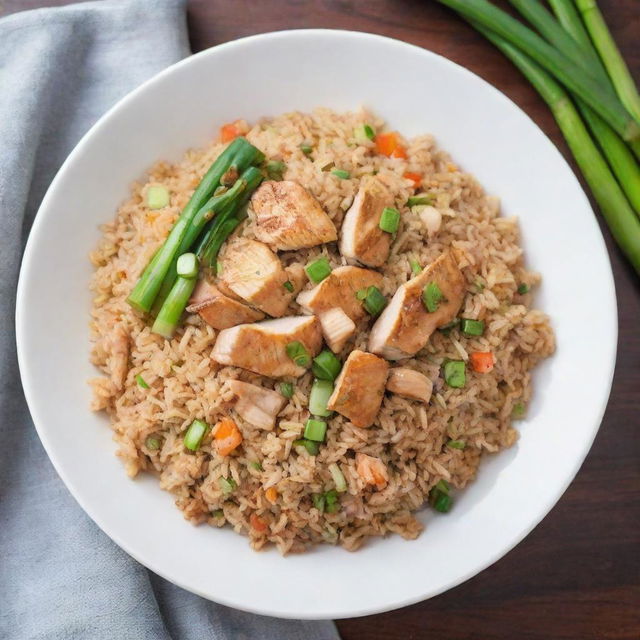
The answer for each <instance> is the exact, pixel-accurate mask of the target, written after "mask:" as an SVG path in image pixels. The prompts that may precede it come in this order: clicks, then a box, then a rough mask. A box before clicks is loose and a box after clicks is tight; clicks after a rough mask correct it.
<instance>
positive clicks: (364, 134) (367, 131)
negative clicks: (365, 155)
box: [353, 124, 376, 144]
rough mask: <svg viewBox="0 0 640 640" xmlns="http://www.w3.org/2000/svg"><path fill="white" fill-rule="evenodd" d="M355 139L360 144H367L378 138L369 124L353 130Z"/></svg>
mask: <svg viewBox="0 0 640 640" xmlns="http://www.w3.org/2000/svg"><path fill="white" fill-rule="evenodd" d="M353 137H354V138H355V139H356V141H357V142H359V143H360V144H363V143H364V144H366V143H367V142H369V141H370V140H373V139H374V138H375V137H376V132H375V129H374V128H373V127H372V126H371V125H369V124H361V125H358V126H357V127H356V128H355V129H354V130H353Z"/></svg>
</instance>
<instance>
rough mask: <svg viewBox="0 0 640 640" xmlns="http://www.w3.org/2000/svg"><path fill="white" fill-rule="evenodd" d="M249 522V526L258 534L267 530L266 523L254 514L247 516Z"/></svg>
mask: <svg viewBox="0 0 640 640" xmlns="http://www.w3.org/2000/svg"><path fill="white" fill-rule="evenodd" d="M249 522H250V523H251V526H252V527H253V528H254V529H255V530H256V531H259V532H260V533H264V532H265V531H266V530H267V529H268V528H269V527H268V525H267V523H266V522H265V521H264V520H263V519H262V518H261V517H260V516H257V515H256V514H255V513H252V514H251V515H250V516H249Z"/></svg>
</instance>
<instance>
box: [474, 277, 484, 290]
mask: <svg viewBox="0 0 640 640" xmlns="http://www.w3.org/2000/svg"><path fill="white" fill-rule="evenodd" d="M484 287H485V284H484V282H482V280H480V278H476V279H475V282H474V283H473V288H474V289H475V290H476V293H480V292H481V291H484Z"/></svg>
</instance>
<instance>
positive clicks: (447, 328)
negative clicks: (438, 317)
mask: <svg viewBox="0 0 640 640" xmlns="http://www.w3.org/2000/svg"><path fill="white" fill-rule="evenodd" d="M459 324H460V318H454V319H453V320H452V321H451V322H447V324H443V325H442V326H441V327H438V331H442V333H444V334H445V335H449V334H450V333H451V329H455V328H456V327H457V326H458V325H459Z"/></svg>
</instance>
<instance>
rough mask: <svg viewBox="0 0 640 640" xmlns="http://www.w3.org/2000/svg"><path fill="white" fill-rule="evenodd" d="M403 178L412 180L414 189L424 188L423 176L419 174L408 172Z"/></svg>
mask: <svg viewBox="0 0 640 640" xmlns="http://www.w3.org/2000/svg"><path fill="white" fill-rule="evenodd" d="M402 177H403V178H406V179H407V180H411V182H413V188H414V189H419V188H420V187H421V186H422V176H421V175H420V174H419V173H414V172H413V171H407V172H406V173H405V174H404V175H403V176H402Z"/></svg>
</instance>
